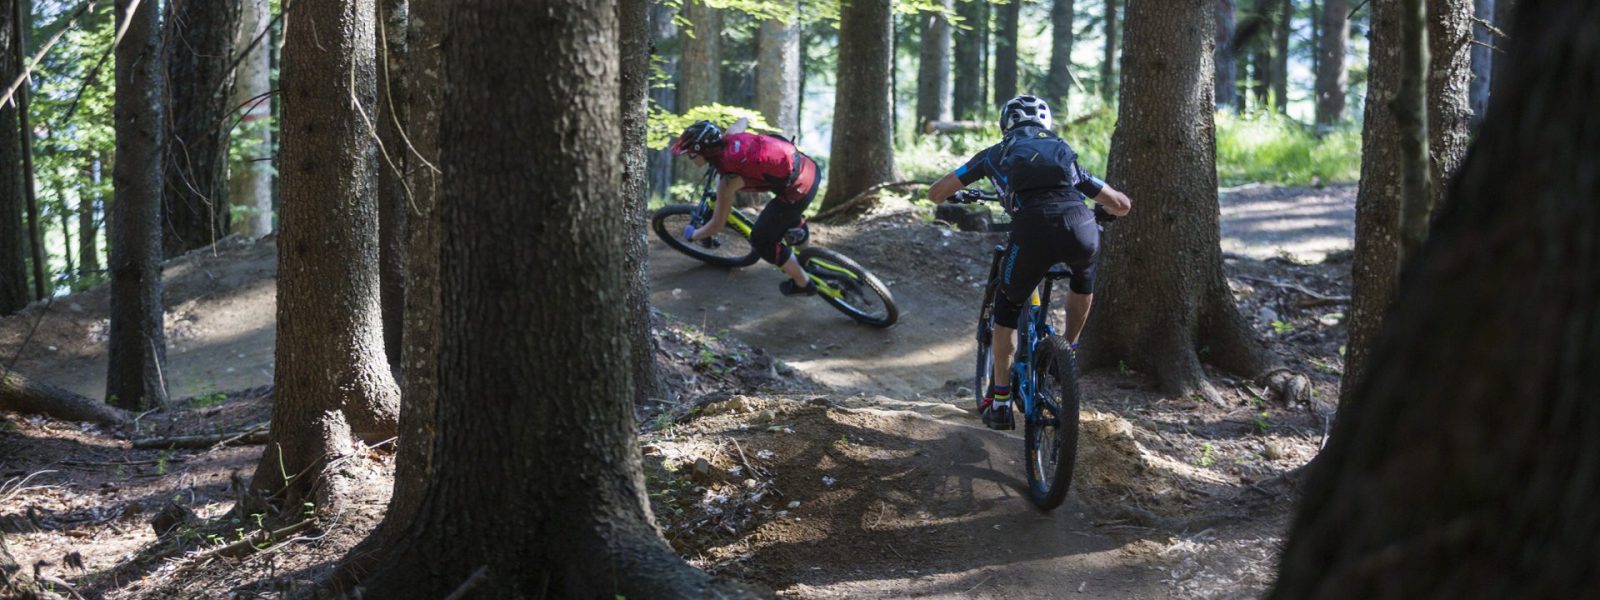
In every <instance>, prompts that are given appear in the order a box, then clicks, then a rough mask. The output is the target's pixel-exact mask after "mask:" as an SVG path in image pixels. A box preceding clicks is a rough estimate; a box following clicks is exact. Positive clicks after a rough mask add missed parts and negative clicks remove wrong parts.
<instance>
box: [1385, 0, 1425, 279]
mask: <svg viewBox="0 0 1600 600" xmlns="http://www.w3.org/2000/svg"><path fill="white" fill-rule="evenodd" d="M1399 4H1400V91H1399V93H1398V95H1396V96H1395V99H1394V121H1395V125H1396V127H1397V129H1398V131H1399V133H1400V226H1399V229H1400V258H1399V259H1398V262H1399V263H1400V265H1401V266H1402V267H1404V265H1405V261H1406V258H1407V257H1412V256H1416V253H1417V251H1419V250H1421V249H1422V242H1423V241H1424V240H1426V239H1427V236H1428V213H1429V211H1430V210H1432V208H1433V193H1432V187H1433V181H1435V179H1433V178H1432V177H1431V176H1430V173H1429V172H1428V157H1429V152H1428V91H1427V90H1428V54H1429V53H1428V37H1429V36H1428V25H1427V21H1428V19H1427V13H1426V12H1424V6H1425V2H1424V0H1399ZM1397 277H1398V274H1397Z"/></svg>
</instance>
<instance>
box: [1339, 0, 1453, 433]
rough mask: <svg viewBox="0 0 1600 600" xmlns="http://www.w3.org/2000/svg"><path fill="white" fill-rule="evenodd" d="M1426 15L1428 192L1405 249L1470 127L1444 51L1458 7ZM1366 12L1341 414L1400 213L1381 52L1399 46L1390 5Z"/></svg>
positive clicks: (1439, 5)
mask: <svg viewBox="0 0 1600 600" xmlns="http://www.w3.org/2000/svg"><path fill="white" fill-rule="evenodd" d="M1429 6H1431V7H1433V10H1432V11H1431V12H1432V15H1433V16H1431V17H1430V18H1428V19H1427V21H1428V23H1429V24H1428V27H1429V28H1430V29H1432V31H1430V32H1429V33H1430V35H1429V36H1428V37H1429V40H1430V41H1429V42H1428V44H1429V45H1430V46H1433V47H1437V48H1440V49H1441V50H1442V51H1443V52H1442V53H1433V55H1432V57H1431V58H1430V59H1429V61H1428V63H1427V66H1426V69H1425V70H1424V77H1426V79H1427V85H1428V100H1427V111H1426V114H1427V123H1426V135H1427V137H1426V138H1424V139H1426V140H1427V146H1428V148H1427V149H1428V154H1429V155H1430V156H1429V157H1428V158H1427V162H1426V163H1425V164H1426V165H1427V168H1426V171H1427V173H1426V175H1427V178H1428V180H1429V181H1430V182H1431V183H1430V184H1429V188H1430V191H1428V192H1427V201H1426V202H1425V206H1423V207H1422V209H1420V210H1419V214H1418V216H1413V217H1412V218H1410V219H1409V221H1410V222H1411V223H1412V224H1414V225H1415V226H1416V227H1418V228H1420V231H1413V232H1412V233H1411V236H1412V237H1413V238H1414V239H1413V242H1412V243H1418V241H1419V240H1420V238H1421V237H1425V236H1426V231H1427V226H1428V222H1429V220H1430V218H1431V217H1430V216H1431V215H1432V214H1433V213H1434V212H1435V210H1436V208H1435V207H1436V206H1437V205H1438V203H1439V197H1440V194H1441V190H1444V189H1447V184H1448V182H1449V179H1450V177H1451V175H1452V174H1453V173H1454V170H1455V167H1456V165H1458V164H1459V163H1460V161H1461V159H1462V157H1463V155H1464V153H1465V149H1466V146H1467V142H1468V138H1469V132H1468V128H1469V127H1470V117H1471V111H1470V109H1469V108H1468V107H1467V98H1466V90H1467V85H1468V82H1469V78H1470V77H1471V70H1470V69H1469V68H1468V65H1469V61H1468V57H1467V50H1466V48H1465V46H1460V47H1451V46H1450V43H1451V42H1450V41H1449V40H1454V42H1453V43H1455V44H1463V42H1464V37H1463V36H1465V35H1467V31H1466V29H1465V28H1464V23H1465V22H1466V18H1465V14H1464V13H1463V12H1461V11H1465V10H1466V9H1468V8H1469V5H1468V4H1467V2H1466V0H1450V2H1449V3H1444V2H1436V1H1434V0H1430V1H1429ZM1369 8H1370V10H1372V11H1373V12H1372V47H1373V48H1375V49H1380V50H1379V51H1376V52H1373V53H1372V64H1371V66H1370V67H1369V68H1368V82H1367V102H1366V107H1367V108H1366V113H1367V123H1366V129H1365V130H1364V131H1363V132H1362V152H1361V155H1362V157H1361V180H1362V181H1364V182H1374V183H1371V184H1369V185H1365V186H1362V188H1363V189H1362V190H1361V191H1359V192H1358V193H1357V195H1356V248H1355V258H1354V260H1353V262H1352V264H1351V306H1350V318H1349V320H1348V323H1349V328H1350V329H1349V331H1350V336H1349V338H1348V339H1347V341H1346V343H1345V371H1344V379H1343V382H1342V385H1341V392H1340V400H1341V406H1343V404H1345V403H1349V402H1354V401H1356V399H1355V398H1354V397H1353V396H1352V395H1351V394H1352V393H1353V392H1354V391H1355V390H1356V389H1357V388H1358V387H1359V384H1360V381H1361V377H1362V376H1363V375H1364V374H1365V372H1366V369H1367V364H1366V360H1367V356H1368V352H1369V351H1370V347H1371V344H1372V341H1373V336H1374V335H1376V333H1377V330H1378V325H1379V323H1380V322H1381V320H1382V318H1383V315H1384V314H1386V313H1387V312H1388V311H1389V307H1390V298H1391V296H1392V293H1393V290H1394V285H1395V282H1396V278H1397V277H1398V276H1399V273H1400V269H1401V266H1400V265H1401V260H1402V259H1401V256H1402V248H1401V246H1402V244H1403V243H1404V241H1405V233H1404V230H1403V229H1402V219H1403V217H1402V205H1401V199H1402V198H1403V197H1404V194H1405V193H1406V192H1405V187H1404V186H1403V184H1404V183H1405V181H1406V180H1405V173H1404V171H1403V170H1402V169H1400V165H1401V162H1402V161H1403V160H1404V156H1405V155H1404V154H1403V150H1402V147H1401V146H1400V144H1401V138H1400V133H1401V130H1400V129H1399V127H1398V123H1397V121H1396V116H1397V115H1396V113H1395V108H1394V102H1395V98H1396V97H1397V92H1398V88H1399V83H1400V72H1399V70H1398V69H1399V62H1398V61H1399V60H1400V58H1401V56H1400V54H1399V51H1398V49H1397V50H1396V51H1394V52H1392V53H1386V52H1382V51H1381V49H1382V48H1397V46H1398V43H1399V41H1400V40H1399V34H1400V29H1399V27H1400V25H1399V20H1398V19H1399V14H1398V13H1396V12H1393V11H1394V10H1395V9H1394V8H1393V7H1392V5H1391V4H1390V3H1379V4H1377V5H1373V6H1371V7H1369Z"/></svg>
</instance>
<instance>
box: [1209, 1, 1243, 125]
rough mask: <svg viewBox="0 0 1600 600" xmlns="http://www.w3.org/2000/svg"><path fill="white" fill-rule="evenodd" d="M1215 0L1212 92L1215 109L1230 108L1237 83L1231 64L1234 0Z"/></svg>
mask: <svg viewBox="0 0 1600 600" xmlns="http://www.w3.org/2000/svg"><path fill="white" fill-rule="evenodd" d="M1216 2H1217V32H1216V42H1215V43H1216V45H1217V51H1216V55H1215V60H1214V61H1213V63H1214V64H1215V65H1216V69H1217V74H1216V82H1217V83H1216V86H1215V90H1213V91H1214V93H1215V94H1216V96H1217V110H1225V109H1231V108H1233V107H1234V97H1233V95H1234V86H1236V85H1238V76H1237V74H1236V73H1237V71H1235V70H1234V64H1233V32H1234V20H1233V7H1234V4H1233V2H1234V0H1216Z"/></svg>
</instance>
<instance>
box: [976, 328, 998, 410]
mask: <svg viewBox="0 0 1600 600" xmlns="http://www.w3.org/2000/svg"><path fill="white" fill-rule="evenodd" d="M993 340H994V324H993V323H990V322H989V319H986V318H983V316H982V315H979V319H978V365H977V369H976V371H977V372H976V373H975V374H974V375H973V378H972V385H973V388H972V397H973V404H972V405H973V407H975V408H977V409H978V410H983V396H984V395H985V394H987V393H988V392H989V381H990V380H992V379H994V342H993Z"/></svg>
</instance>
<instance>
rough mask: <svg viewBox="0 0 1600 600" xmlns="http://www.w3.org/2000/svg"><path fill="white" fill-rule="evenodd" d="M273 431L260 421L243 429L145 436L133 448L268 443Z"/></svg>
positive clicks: (147, 448) (148, 448)
mask: <svg viewBox="0 0 1600 600" xmlns="http://www.w3.org/2000/svg"><path fill="white" fill-rule="evenodd" d="M271 433H272V432H271V431H270V430H268V429H267V423H258V424H256V425H253V426H250V427H248V428H246V429H244V430H243V431H229V432H226V433H206V434H199V435H174V436H168V437H155V438H144V439H139V440H134V441H133V448H134V449H135V450H153V449H168V448H210V447H212V446H239V445H250V444H265V443H267V438H268V436H269V435H270V434H271Z"/></svg>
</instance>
